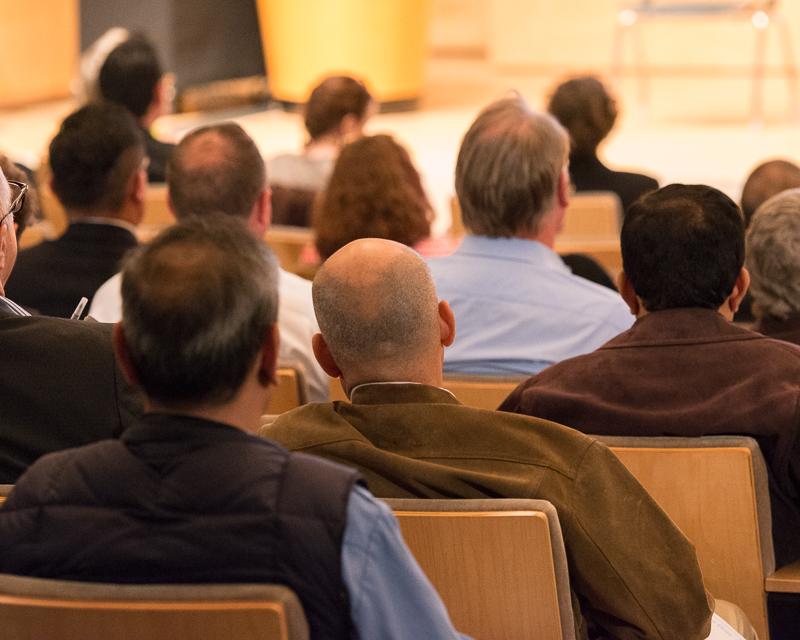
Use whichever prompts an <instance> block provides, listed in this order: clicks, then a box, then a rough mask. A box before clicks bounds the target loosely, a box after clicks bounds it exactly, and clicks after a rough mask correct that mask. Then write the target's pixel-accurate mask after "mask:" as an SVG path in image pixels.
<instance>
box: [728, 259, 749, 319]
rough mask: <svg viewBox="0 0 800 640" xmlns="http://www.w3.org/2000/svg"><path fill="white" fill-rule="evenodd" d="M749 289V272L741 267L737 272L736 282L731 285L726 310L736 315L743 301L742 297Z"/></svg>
mask: <svg viewBox="0 0 800 640" xmlns="http://www.w3.org/2000/svg"><path fill="white" fill-rule="evenodd" d="M749 288H750V272H749V271H748V270H747V268H746V267H742V268H741V270H740V271H739V275H738V276H737V277H736V282H735V283H734V284H733V291H731V295H730V296H728V301H727V302H728V308H729V309H730V310H731V312H733V313H736V312H737V311H738V310H739V306H740V305H741V304H742V300H744V296H745V294H746V293H747V290H748V289H749Z"/></svg>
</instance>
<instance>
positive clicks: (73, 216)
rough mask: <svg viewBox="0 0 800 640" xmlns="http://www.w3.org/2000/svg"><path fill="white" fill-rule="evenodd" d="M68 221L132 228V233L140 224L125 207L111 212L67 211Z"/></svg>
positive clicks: (100, 210) (99, 210) (104, 210)
mask: <svg viewBox="0 0 800 640" xmlns="http://www.w3.org/2000/svg"><path fill="white" fill-rule="evenodd" d="M67 219H68V220H69V222H70V224H72V223H73V222H108V223H109V224H116V225H119V226H121V227H125V228H130V229H129V230H130V231H131V232H135V229H136V225H137V222H138V221H137V220H136V219H135V216H134V215H133V214H132V213H128V212H127V211H126V209H125V208H124V207H123V209H121V210H119V211H110V210H108V209H98V210H95V211H75V210H67Z"/></svg>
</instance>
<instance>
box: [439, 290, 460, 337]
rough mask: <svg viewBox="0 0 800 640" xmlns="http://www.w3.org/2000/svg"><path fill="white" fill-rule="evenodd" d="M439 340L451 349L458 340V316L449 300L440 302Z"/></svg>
mask: <svg viewBox="0 0 800 640" xmlns="http://www.w3.org/2000/svg"><path fill="white" fill-rule="evenodd" d="M439 339H440V340H441V342H442V346H443V347H449V346H450V345H451V344H453V341H454V340H455V339H456V316H455V314H454V313H453V310H452V309H451V308H450V303H449V302H447V300H439Z"/></svg>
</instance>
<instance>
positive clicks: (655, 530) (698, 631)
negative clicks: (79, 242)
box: [261, 239, 710, 640]
mask: <svg viewBox="0 0 800 640" xmlns="http://www.w3.org/2000/svg"><path fill="white" fill-rule="evenodd" d="M314 309H315V311H316V313H317V319H318V320H319V325H320V330H321V333H320V334H317V335H315V336H314V353H315V354H316V355H317V358H318V359H319V361H320V363H321V364H322V365H323V367H324V368H325V370H326V371H327V372H328V373H329V374H330V375H331V376H336V377H340V378H341V382H342V386H343V388H344V389H345V391H346V392H347V393H348V395H349V398H350V400H351V402H334V403H315V404H309V405H305V406H303V407H299V408H298V409H295V410H293V411H289V412H287V413H284V414H283V415H281V416H279V417H278V418H277V420H275V422H273V423H272V424H270V425H268V426H266V427H265V428H264V429H263V430H262V432H261V433H262V434H263V435H265V436H266V437H269V438H273V439H275V440H277V441H278V442H280V443H282V444H284V445H286V446H287V447H289V448H290V449H294V450H298V451H304V452H306V453H311V454H315V455H322V456H325V457H327V458H330V459H332V460H334V461H336V462H341V463H344V464H348V465H353V466H355V467H356V468H358V469H359V470H360V471H361V472H362V473H364V475H365V477H366V478H367V481H368V482H369V486H370V487H371V489H372V491H374V492H375V495H377V496H380V497H382V498H409V497H417V498H540V499H543V500H549V501H551V502H552V503H553V504H554V505H555V507H556V509H557V511H558V517H559V520H560V521H561V526H562V531H563V532H564V543H565V546H566V549H567V555H568V557H569V569H570V584H571V586H572V589H573V591H574V592H575V596H576V597H573V600H572V602H573V607H574V609H573V611H574V614H575V618H576V631H577V633H576V636H577V637H578V638H601V637H602V638H619V639H623V638H624V639H626V640H627V639H633V638H647V639H652V640H655V639H656V638H659V639H660V638H681V639H682V640H689V639H690V638H694V639H697V640H699V639H701V638H705V636H706V635H707V634H708V628H707V625H708V619H709V617H710V611H709V607H708V602H707V600H706V594H705V592H704V590H703V581H702V578H701V576H700V570H699V567H698V565H697V559H696V557H695V554H694V550H693V549H692V548H691V545H690V544H689V543H688V541H687V540H686V539H685V538H684V537H683V535H682V534H681V533H680V532H679V531H678V530H677V528H676V527H675V526H674V525H673V524H672V523H671V522H670V520H669V518H668V517H667V516H666V515H665V514H664V513H663V511H661V509H659V507H658V506H657V505H656V503H655V502H654V501H653V499H652V498H650V496H648V495H647V494H646V493H645V492H644V490H643V489H642V487H641V486H640V485H639V484H638V483H637V482H636V481H635V480H634V479H633V478H632V477H631V475H630V474H629V473H628V472H627V471H626V470H625V468H624V467H623V465H622V464H621V463H620V462H619V460H617V459H616V457H615V456H614V455H613V454H612V453H611V452H610V451H609V450H608V449H607V448H606V447H605V446H603V445H602V444H600V443H598V442H596V441H594V440H593V439H591V438H587V437H586V436H584V435H582V434H579V433H577V432H576V431H573V430H572V429H568V428H566V427H563V426H561V425H558V424H554V423H552V422H547V421H544V420H536V419H533V418H528V417H524V416H514V415H510V414H502V413H498V412H495V411H484V410H480V409H473V408H471V407H466V406H462V405H461V404H460V403H459V402H458V400H456V399H455V398H454V397H453V396H452V394H450V393H449V392H448V391H446V390H444V389H442V388H441V387H442V356H443V352H444V350H445V348H450V345H451V344H452V343H453V340H454V338H455V336H456V333H457V331H456V322H455V319H454V317H453V312H452V311H451V310H450V307H449V305H448V304H447V302H446V301H443V300H439V299H438V297H437V293H436V289H435V287H434V284H433V280H432V278H431V274H430V271H429V269H428V267H427V265H426V264H425V262H424V260H422V258H420V257H419V255H417V254H416V253H415V252H414V251H413V250H411V249H409V248H408V247H405V246H403V245H401V244H399V243H396V242H391V241H388V240H377V239H366V240H356V241H354V242H351V243H350V244H348V245H346V246H345V247H344V248H342V249H340V250H339V251H337V252H336V253H335V254H334V255H333V256H331V257H330V258H328V260H326V261H325V263H324V264H323V265H322V267H321V268H320V270H319V271H318V272H317V275H316V277H315V278H314ZM601 514H614V515H613V517H612V518H606V517H603V516H602V515H601ZM644 541H646V543H645V542H644ZM676 611H679V612H680V615H676V613H675V612H676Z"/></svg>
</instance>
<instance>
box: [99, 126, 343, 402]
mask: <svg viewBox="0 0 800 640" xmlns="http://www.w3.org/2000/svg"><path fill="white" fill-rule="evenodd" d="M167 180H168V185H167V186H168V190H169V204H170V207H171V209H172V211H173V213H174V214H175V217H176V218H177V219H178V220H183V219H186V218H189V217H192V216H206V215H210V214H214V213H223V214H225V215H228V216H230V217H232V218H238V219H241V220H243V221H245V222H246V224H247V227H248V228H249V229H250V231H251V232H252V233H253V235H254V236H255V237H257V238H262V237H263V236H264V232H265V231H266V230H267V228H268V227H269V225H270V217H271V205H270V190H269V187H268V186H267V176H266V172H265V169H264V160H263V159H262V157H261V154H260V153H259V151H258V147H256V144H255V142H253V139H252V138H251V137H250V136H248V135H247V133H246V132H245V131H244V130H243V129H242V128H241V127H240V126H239V125H238V124H235V123H233V122H224V123H221V124H214V125H209V126H206V127H201V128H199V129H196V130H194V131H192V132H191V133H189V134H188V135H186V137H184V138H183V140H181V142H180V144H179V145H178V146H177V147H176V149H175V153H174V154H173V155H172V157H171V158H170V161H169V165H168V168H167ZM120 280H121V279H120V275H119V274H117V275H115V276H114V277H113V278H111V279H110V280H108V282H106V283H105V284H103V286H102V287H100V289H99V290H98V291H97V294H96V295H95V297H94V300H93V301H92V306H91V308H90V311H89V313H90V315H91V316H92V317H93V318H95V319H97V320H99V321H101V322H117V321H118V320H119V319H120V317H121V314H122V300H121V296H120ZM278 288H279V291H280V296H281V306H280V310H279V313H278V325H279V326H280V329H281V348H280V356H279V361H280V363H281V365H283V366H295V367H297V368H299V369H301V370H302V372H303V373H304V374H305V379H306V381H307V383H308V388H309V397H310V399H311V400H314V401H322V400H327V398H328V376H327V375H326V374H325V372H324V371H322V369H321V368H320V367H319V365H318V364H317V362H316V360H315V359H314V355H313V353H312V352H311V336H313V335H314V332H315V331H316V330H317V325H316V320H315V319H314V308H313V306H312V303H311V283H310V282H308V281H307V280H305V279H303V278H300V277H299V276H296V275H294V274H291V273H288V272H286V271H284V270H283V269H280V270H279V280H278Z"/></svg>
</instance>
